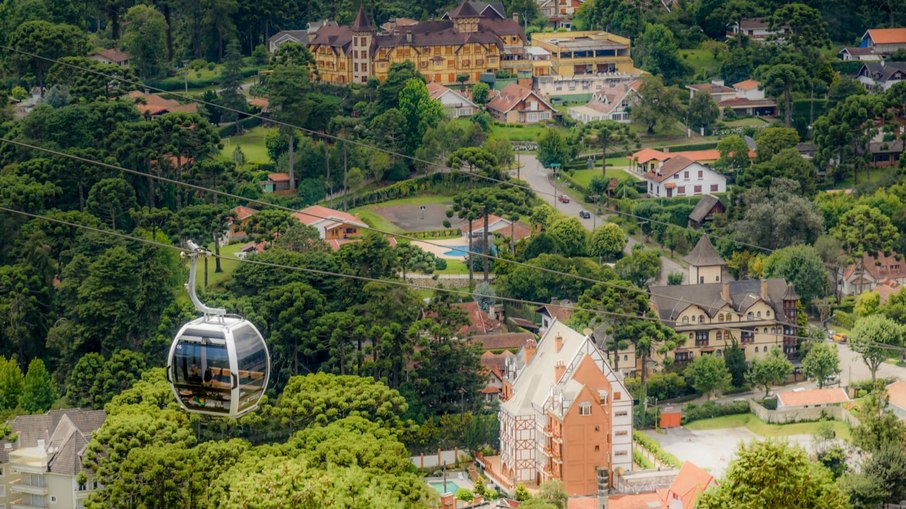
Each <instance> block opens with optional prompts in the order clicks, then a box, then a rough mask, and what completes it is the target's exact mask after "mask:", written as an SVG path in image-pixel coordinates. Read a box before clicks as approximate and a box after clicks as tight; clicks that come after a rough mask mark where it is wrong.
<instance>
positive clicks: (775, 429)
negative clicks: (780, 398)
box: [686, 414, 850, 440]
mask: <svg viewBox="0 0 906 509" xmlns="http://www.w3.org/2000/svg"><path fill="white" fill-rule="evenodd" d="M831 425H832V426H833V428H834V431H835V432H836V433H837V437H838V438H842V439H844V440H849V439H850V429H849V425H848V424H846V423H845V422H841V421H831ZM819 426H820V423H818V422H796V423H791V424H768V423H766V422H764V421H762V420H761V419H759V418H758V417H756V416H755V415H753V414H738V415H725V416H723V417H715V418H713V419H703V420H701V421H695V422H692V423H689V424H687V425H686V428H687V429H691V430H708V429H722V428H746V429H748V430H749V431H751V432H752V433H755V434H756V435H761V436H763V437H766V438H773V437H787V436H790V435H812V434H815V433H817V431H818V427H819Z"/></svg>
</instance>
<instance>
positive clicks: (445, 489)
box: [428, 479, 461, 495]
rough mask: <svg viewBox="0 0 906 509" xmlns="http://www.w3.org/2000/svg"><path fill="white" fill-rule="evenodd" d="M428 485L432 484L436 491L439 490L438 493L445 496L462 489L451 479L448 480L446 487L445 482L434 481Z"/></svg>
mask: <svg viewBox="0 0 906 509" xmlns="http://www.w3.org/2000/svg"><path fill="white" fill-rule="evenodd" d="M428 484H430V485H431V487H432V488H434V489H435V490H437V492H438V493H440V494H441V495H443V494H444V493H456V490H458V489H459V488H461V486H460V485H458V484H456V483H455V482H453V481H451V480H449V479H447V484H446V485H444V481H432V482H429V483H428Z"/></svg>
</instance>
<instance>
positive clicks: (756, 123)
mask: <svg viewBox="0 0 906 509" xmlns="http://www.w3.org/2000/svg"><path fill="white" fill-rule="evenodd" d="M722 124H723V125H724V127H728V128H730V127H765V126H768V125H770V122H767V121H766V120H764V119H762V118H758V117H747V118H740V119H736V120H724V121H723V122H722Z"/></svg>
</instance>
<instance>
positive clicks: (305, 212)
mask: <svg viewBox="0 0 906 509" xmlns="http://www.w3.org/2000/svg"><path fill="white" fill-rule="evenodd" d="M293 217H295V218H296V219H298V220H299V222H301V223H302V224H307V225H312V224H315V223H317V222H318V221H334V222H337V223H343V224H352V225H356V226H367V225H366V224H365V223H363V222H362V220H361V219H359V218H357V217H355V216H354V215H352V214H349V213H348V212H343V211H341V210H334V209H329V208H327V207H322V206H320V205H312V206H311V207H308V208H305V209H302V210H300V211H299V212H296V213H295V214H293Z"/></svg>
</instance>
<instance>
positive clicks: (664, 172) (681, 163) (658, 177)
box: [645, 156, 695, 182]
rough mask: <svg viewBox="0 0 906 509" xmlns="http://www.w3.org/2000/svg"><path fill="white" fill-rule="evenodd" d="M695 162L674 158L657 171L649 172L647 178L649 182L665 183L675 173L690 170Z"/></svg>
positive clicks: (679, 157)
mask: <svg viewBox="0 0 906 509" xmlns="http://www.w3.org/2000/svg"><path fill="white" fill-rule="evenodd" d="M694 162H695V161H691V160H689V159H687V158H685V157H683V156H674V157H671V158H670V159H668V160H667V162H665V163H664V164H662V165H661V167H660V168H658V169H657V171H654V172H648V173H647V174H646V175H645V177H646V178H648V179H649V180H654V181H655V182H663V181H665V180H667V179H668V178H670V177H672V176H673V175H674V174H675V173H678V172H680V171H683V170H684V169H686V168H688V167H689V166H690V165H692V164H693V163H694Z"/></svg>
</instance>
